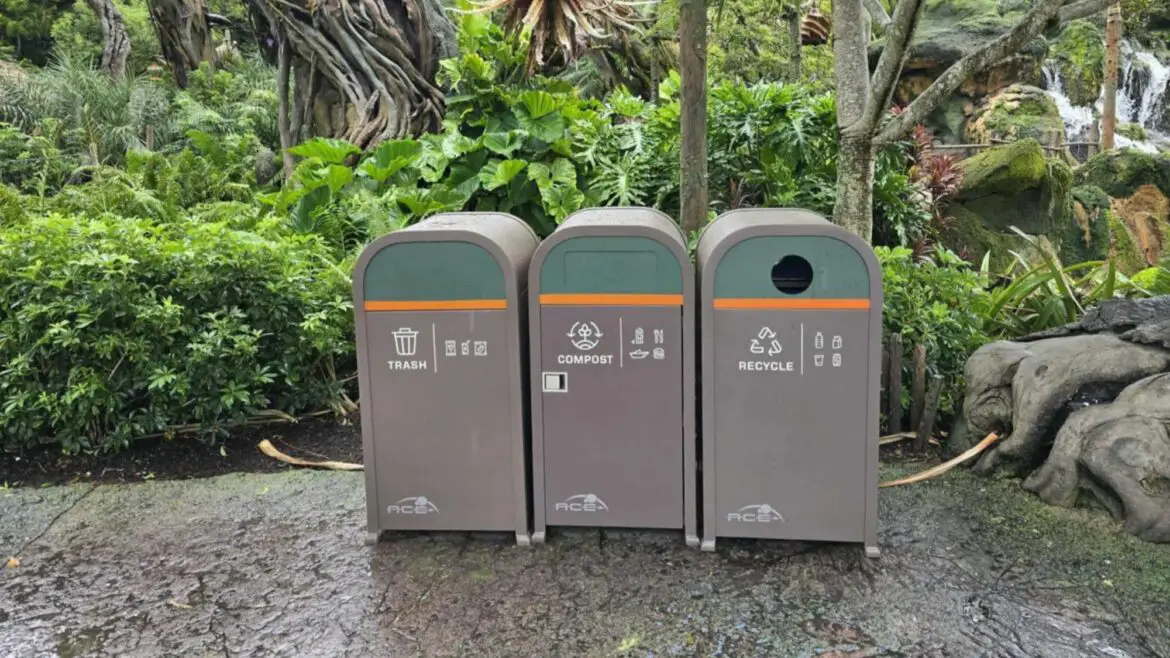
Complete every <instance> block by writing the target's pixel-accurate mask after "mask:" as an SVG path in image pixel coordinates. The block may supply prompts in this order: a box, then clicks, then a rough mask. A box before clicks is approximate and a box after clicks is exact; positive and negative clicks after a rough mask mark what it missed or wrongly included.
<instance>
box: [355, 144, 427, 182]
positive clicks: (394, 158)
mask: <svg viewBox="0 0 1170 658" xmlns="http://www.w3.org/2000/svg"><path fill="white" fill-rule="evenodd" d="M422 151H423V145H422V143H421V142H418V141H416V140H413V139H399V140H394V141H391V142H382V143H381V144H379V145H378V148H376V149H374V152H373V153H372V154H370V157H369V158H367V159H366V160H365V161H364V162H362V165H361V168H360V169H361V172H362V173H363V174H365V175H366V176H368V177H370V178H372V179H374V180H376V181H378V182H379V183H384V182H386V179H387V178H390V177H391V176H393V175H394V174H396V173H398V172H399V171H400V170H401V169H402V168H404V167H407V166H409V165H410V164H412V163H413V162H414V161H415V160H417V159H418V158H419V155H420V154H421V153H422Z"/></svg>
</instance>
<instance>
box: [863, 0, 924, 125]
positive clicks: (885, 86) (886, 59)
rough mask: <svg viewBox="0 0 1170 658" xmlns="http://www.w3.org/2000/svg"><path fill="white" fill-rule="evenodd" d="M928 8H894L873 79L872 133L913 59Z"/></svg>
mask: <svg viewBox="0 0 1170 658" xmlns="http://www.w3.org/2000/svg"><path fill="white" fill-rule="evenodd" d="M870 1H871V2H877V0H870ZM924 6H926V1H925V0H901V1H900V2H899V3H898V4H897V6H896V7H894V17H893V19H892V21H891V22H890V23H889V24H888V25H889V26H888V27H887V29H886V45H885V47H884V48H882V55H881V57H880V58H879V59H878V63H877V67H876V68H875V69H874V71H873V76H872V77H871V78H870V98H871V100H872V102H871V103H870V105H869V106H868V107H867V108H866V118H865V120H866V121H867V125H868V126H869V127H870V130H872V129H873V127H874V126H876V125H877V122H878V118H879V117H881V115H882V113H883V112H885V111H886V108H888V107H889V106H890V99H891V98H892V97H893V95H894V87H896V86H897V84H898V77H899V76H900V75H901V73H902V69H903V68H904V67H905V65H906V59H907V58H908V57H909V56H910V40H911V39H912V38H913V37H914V29H915V27H917V25H918V17H919V16H921V15H922V8H923V7H924Z"/></svg>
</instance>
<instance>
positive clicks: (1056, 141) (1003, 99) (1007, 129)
mask: <svg viewBox="0 0 1170 658" xmlns="http://www.w3.org/2000/svg"><path fill="white" fill-rule="evenodd" d="M964 132H965V136H966V140H967V141H968V142H973V143H976V144H995V143H999V142H1014V141H1016V140H1019V139H1025V138H1031V139H1034V140H1036V141H1038V142H1040V143H1041V144H1044V145H1046V146H1049V147H1052V148H1057V149H1059V148H1062V147H1063V146H1064V145H1065V143H1066V142H1067V139H1066V137H1065V130H1064V120H1063V119H1061V117H1060V109H1059V108H1057V107H1056V103H1055V102H1054V101H1053V100H1052V98H1051V97H1049V96H1048V94H1046V93H1044V90H1042V89H1039V88H1037V87H1031V86H1028V85H1011V86H1009V87H1007V88H1006V89H1004V90H1003V91H1000V92H999V93H997V94H995V95H993V96H991V97H989V98H987V99H986V100H985V101H984V102H983V103H982V104H981V105H980V106H979V108H978V109H977V110H975V113H974V115H973V116H972V117H971V120H970V121H969V122H968V123H967V127H966V129H965V130H964Z"/></svg>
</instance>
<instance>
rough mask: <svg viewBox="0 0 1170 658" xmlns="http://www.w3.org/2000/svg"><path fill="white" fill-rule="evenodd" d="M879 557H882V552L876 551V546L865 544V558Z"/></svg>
mask: <svg viewBox="0 0 1170 658" xmlns="http://www.w3.org/2000/svg"><path fill="white" fill-rule="evenodd" d="M881 556H882V552H881V551H879V550H878V547H877V546H875V545H870V544H866V546H865V557H867V558H870V559H877V558H879V557H881Z"/></svg>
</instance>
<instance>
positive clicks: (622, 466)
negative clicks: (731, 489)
mask: <svg viewBox="0 0 1170 658" xmlns="http://www.w3.org/2000/svg"><path fill="white" fill-rule="evenodd" d="M693 272H694V270H693V267H692V266H691V261H690V258H689V256H688V254H687V246H686V240H685V238H684V237H683V233H682V230H681V229H680V228H679V227H678V224H676V223H675V222H674V221H673V220H672V219H671V218H669V217H667V216H666V215H664V214H662V213H660V212H658V211H657V210H653V209H649V208H604V209H602V208H598V209H589V210H583V211H580V212H578V213H576V214H574V215H572V216H570V217H569V218H567V219H566V220H565V221H564V223H562V224H561V226H560V227H559V228H557V230H556V231H555V232H554V233H553V234H552V235H551V236H549V237H548V238H547V239H545V241H544V242H543V243H542V244H541V246H540V248H539V249H538V250H537V251H536V255H535V256H534V257H533V259H532V265H531V268H530V273H529V277H528V281H529V287H530V288H529V290H530V296H529V327H530V330H529V336H530V339H531V361H530V363H531V366H532V391H533V393H532V455H533V457H532V458H533V464H534V468H533V515H534V518H533V541H534V542H541V541H543V540H544V537H545V530H546V527H547V526H549V525H553V526H594V527H623V528H678V529H682V530H684V533H685V535H686V538H687V542H688V543H689V544H691V545H693V546H697V545H698V543H699V537H698V533H697V530H696V527H697V519H696V517H697V504H696V496H695V479H696V475H695V432H694V405H695V402H694V400H695V394H694V377H695V373H694V365H695V364H694V359H695V357H694V352H695V343H694V334H695V328H694V301H693V300H694V275H693Z"/></svg>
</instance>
